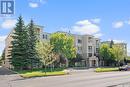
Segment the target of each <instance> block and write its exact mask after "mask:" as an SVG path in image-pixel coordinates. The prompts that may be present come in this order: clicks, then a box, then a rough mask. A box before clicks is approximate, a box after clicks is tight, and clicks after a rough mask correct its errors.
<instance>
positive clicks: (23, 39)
mask: <svg viewBox="0 0 130 87" xmlns="http://www.w3.org/2000/svg"><path fill="white" fill-rule="evenodd" d="M12 38H13V41H12V51H11V57H12V58H11V62H12V65H13V66H14V68H16V69H24V68H25V67H27V64H28V62H27V54H26V52H27V42H28V41H27V40H28V39H27V31H26V29H25V25H24V21H23V19H22V16H20V17H19V18H18V22H17V23H16V27H15V28H14V33H13V36H12Z"/></svg>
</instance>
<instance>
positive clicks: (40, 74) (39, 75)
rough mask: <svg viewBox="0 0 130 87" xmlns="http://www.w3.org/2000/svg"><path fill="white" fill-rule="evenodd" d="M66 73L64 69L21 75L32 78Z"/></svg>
mask: <svg viewBox="0 0 130 87" xmlns="http://www.w3.org/2000/svg"><path fill="white" fill-rule="evenodd" d="M65 74H66V73H65V72H63V71H57V72H46V73H45V72H29V73H24V74H20V76H22V77H24V78H31V77H42V76H57V75H65Z"/></svg>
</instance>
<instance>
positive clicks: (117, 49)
mask: <svg viewBox="0 0 130 87" xmlns="http://www.w3.org/2000/svg"><path fill="white" fill-rule="evenodd" d="M112 53H113V55H114V58H115V60H116V61H117V62H118V63H120V61H123V60H124V58H125V55H124V50H123V47H121V46H120V45H113V47H112Z"/></svg>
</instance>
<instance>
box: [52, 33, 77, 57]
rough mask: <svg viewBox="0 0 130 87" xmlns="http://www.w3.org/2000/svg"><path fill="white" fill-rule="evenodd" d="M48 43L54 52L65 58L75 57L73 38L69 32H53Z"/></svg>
mask: <svg viewBox="0 0 130 87" xmlns="http://www.w3.org/2000/svg"><path fill="white" fill-rule="evenodd" d="M50 43H51V45H53V46H54V48H53V51H54V52H56V53H58V54H60V55H63V56H64V57H66V58H75V57H76V48H75V47H74V38H73V37H72V36H71V35H70V34H66V33H60V32H57V33H53V34H52V35H51V38H50Z"/></svg>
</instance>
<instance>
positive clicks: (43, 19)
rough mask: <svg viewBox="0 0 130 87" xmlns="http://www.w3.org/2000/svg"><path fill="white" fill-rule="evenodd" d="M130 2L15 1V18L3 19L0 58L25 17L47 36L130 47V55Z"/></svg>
mask: <svg viewBox="0 0 130 87" xmlns="http://www.w3.org/2000/svg"><path fill="white" fill-rule="evenodd" d="M129 3H130V0H15V15H14V16H12V17H10V18H9V17H0V54H1V52H2V50H3V48H4V39H5V38H6V36H7V35H8V34H9V32H10V31H11V29H12V28H13V27H14V25H15V23H16V20H17V17H18V16H19V15H22V16H23V18H24V20H25V23H26V24H27V23H28V22H29V21H30V19H31V18H32V19H33V20H34V22H35V23H36V24H38V25H42V26H44V27H45V28H44V31H45V32H55V31H59V30H62V31H67V32H68V31H70V32H71V33H76V34H91V35H94V36H96V37H99V38H101V40H102V41H104V40H111V39H113V40H114V41H115V42H126V43H128V53H129V54H130V38H129V35H130V5H129Z"/></svg>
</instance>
